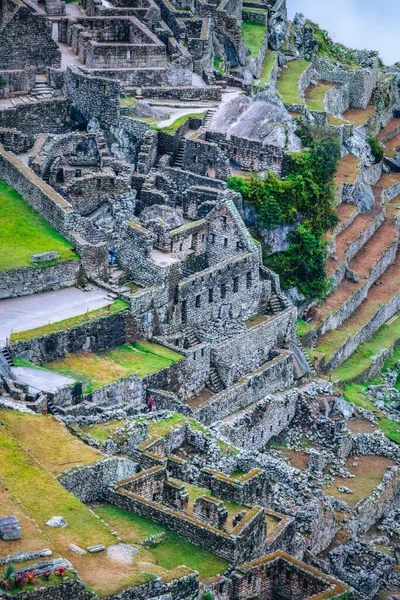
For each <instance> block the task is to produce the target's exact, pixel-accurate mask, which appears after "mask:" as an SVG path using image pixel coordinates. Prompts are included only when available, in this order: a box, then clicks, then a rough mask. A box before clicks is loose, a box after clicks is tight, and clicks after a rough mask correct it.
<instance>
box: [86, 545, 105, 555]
mask: <svg viewBox="0 0 400 600" xmlns="http://www.w3.org/2000/svg"><path fill="white" fill-rule="evenodd" d="M105 549H106V547H105V546H103V545H102V544H99V545H98V546H88V547H87V548H86V550H87V551H88V552H89V553H90V554H97V553H98V552H104V550H105Z"/></svg>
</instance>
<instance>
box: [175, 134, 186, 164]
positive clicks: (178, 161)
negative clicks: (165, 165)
mask: <svg viewBox="0 0 400 600" xmlns="http://www.w3.org/2000/svg"><path fill="white" fill-rule="evenodd" d="M185 148H186V140H185V138H183V139H182V140H181V143H180V146H179V148H178V152H177V153H176V156H175V160H174V167H178V168H179V169H181V168H182V166H183V157H184V154H185Z"/></svg>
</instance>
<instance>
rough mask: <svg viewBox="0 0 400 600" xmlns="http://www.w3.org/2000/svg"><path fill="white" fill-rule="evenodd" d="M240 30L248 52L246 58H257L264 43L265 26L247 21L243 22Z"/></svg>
mask: <svg viewBox="0 0 400 600" xmlns="http://www.w3.org/2000/svg"><path fill="white" fill-rule="evenodd" d="M242 30H243V40H244V43H245V45H246V46H247V48H248V49H249V50H250V55H249V57H248V58H251V57H252V56H257V54H258V53H259V51H260V48H261V46H262V43H263V41H264V37H265V25H263V24H262V23H249V22H248V21H243V23H242Z"/></svg>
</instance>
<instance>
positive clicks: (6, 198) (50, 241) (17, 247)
mask: <svg viewBox="0 0 400 600" xmlns="http://www.w3.org/2000/svg"><path fill="white" fill-rule="evenodd" d="M49 251H55V252H58V253H59V254H60V259H59V260H57V261H50V262H47V263H41V265H40V266H39V265H37V266H36V265H33V263H31V262H30V258H31V256H32V255H33V254H41V253H42V252H49ZM0 255H1V260H0V271H11V270H13V269H18V268H21V267H29V266H30V267H32V266H35V268H43V267H45V266H49V265H50V264H51V265H54V264H55V263H56V262H61V261H66V260H76V259H77V255H76V254H75V253H74V251H73V249H72V244H70V242H68V241H67V240H66V239H64V238H63V237H62V236H61V235H60V234H59V233H57V231H55V229H53V228H52V227H50V225H48V223H47V222H46V221H45V220H44V219H43V218H42V217H41V216H40V214H39V213H38V212H37V211H36V210H34V209H33V208H31V207H30V206H29V204H28V203H27V202H25V200H24V199H23V198H22V197H21V196H20V195H19V194H18V192H16V191H15V190H14V189H13V188H12V187H10V186H8V185H7V184H6V183H5V182H4V181H0Z"/></svg>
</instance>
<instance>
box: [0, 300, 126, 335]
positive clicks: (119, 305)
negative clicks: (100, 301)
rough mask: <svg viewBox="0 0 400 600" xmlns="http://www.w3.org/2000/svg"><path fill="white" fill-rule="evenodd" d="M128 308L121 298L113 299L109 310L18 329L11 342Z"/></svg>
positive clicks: (86, 321)
mask: <svg viewBox="0 0 400 600" xmlns="http://www.w3.org/2000/svg"><path fill="white" fill-rule="evenodd" d="M127 308H128V305H127V303H126V302H124V301H123V300H115V302H113V303H112V304H111V305H110V310H109V309H108V307H107V306H104V307H103V308H98V309H96V310H92V311H90V312H86V313H84V314H83V315H78V316H76V317H71V318H70V319H64V321H58V323H51V324H50V325H43V327H36V329H29V330H28V331H20V332H18V333H12V334H11V341H12V342H25V341H27V340H33V339H35V338H39V337H43V336H45V335H50V334H52V333H57V332H59V331H67V330H68V329H74V328H75V327H79V325H84V324H85V323H91V322H92V321H98V320H100V319H104V318H106V317H108V316H109V315H114V314H117V313H120V312H123V311H124V310H126V309H127Z"/></svg>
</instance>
